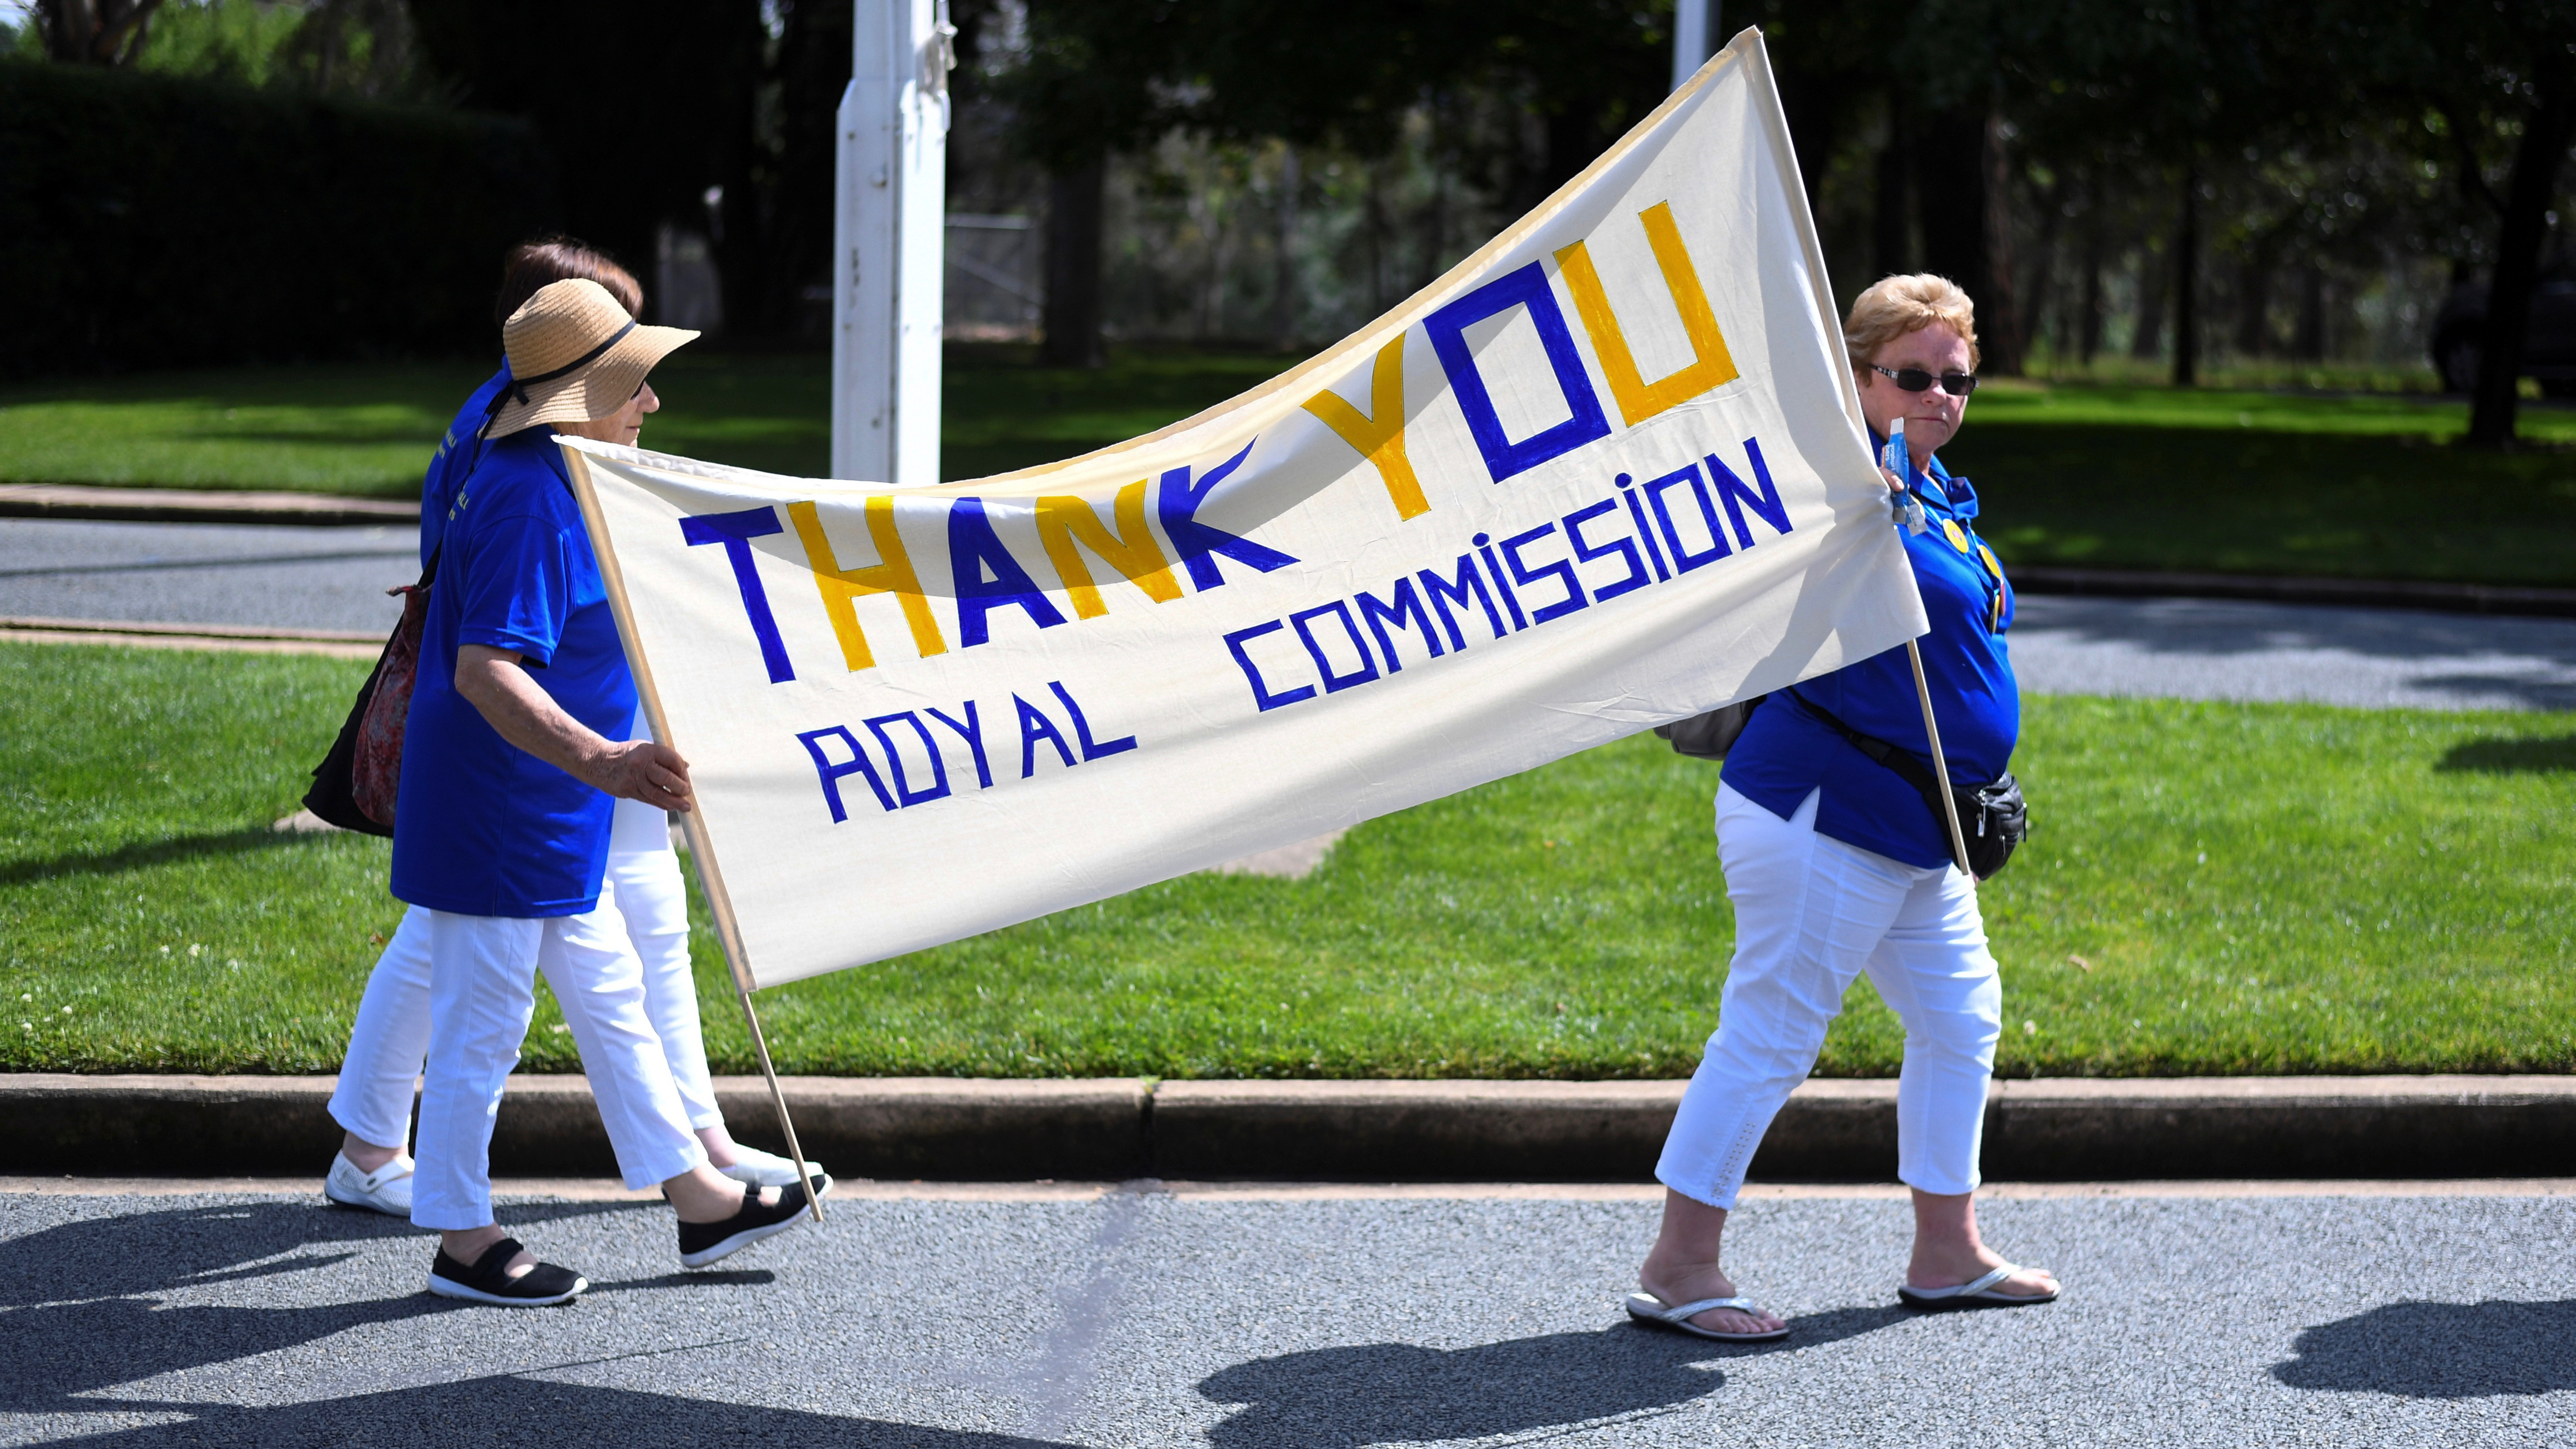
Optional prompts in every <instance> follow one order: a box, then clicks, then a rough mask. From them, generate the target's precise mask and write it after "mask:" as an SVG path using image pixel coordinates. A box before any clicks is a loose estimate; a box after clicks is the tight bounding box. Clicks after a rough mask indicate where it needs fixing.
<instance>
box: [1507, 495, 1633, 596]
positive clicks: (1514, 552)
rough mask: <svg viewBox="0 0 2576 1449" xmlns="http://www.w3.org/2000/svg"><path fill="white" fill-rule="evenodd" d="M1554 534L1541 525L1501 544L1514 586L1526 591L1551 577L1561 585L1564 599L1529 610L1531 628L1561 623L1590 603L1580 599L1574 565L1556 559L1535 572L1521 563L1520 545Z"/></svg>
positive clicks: (1549, 526)
mask: <svg viewBox="0 0 2576 1449" xmlns="http://www.w3.org/2000/svg"><path fill="white" fill-rule="evenodd" d="M1603 506H1604V507H1607V506H1608V505H1607V504H1604V505H1603ZM1554 532H1556V525H1555V524H1553V523H1542V524H1540V525H1539V526H1538V527H1536V528H1533V529H1531V530H1530V531H1529V532H1527V533H1515V534H1513V535H1512V536H1511V537H1509V538H1507V539H1504V540H1503V558H1504V560H1505V561H1507V562H1508V563H1510V564H1511V566H1512V579H1513V581H1514V582H1516V583H1518V584H1520V585H1521V586H1522V587H1523V588H1527V587H1528V586H1530V585H1531V584H1534V583H1537V582H1538V581H1539V580H1541V579H1543V578H1546V577H1548V576H1549V575H1551V574H1553V575H1555V576H1556V581H1557V582H1558V583H1560V584H1563V585H1565V597H1564V598H1562V599H1559V600H1557V601H1556V602H1555V603H1553V604H1550V605H1548V606H1547V607H1546V608H1544V609H1532V610H1530V622H1531V623H1533V624H1544V623H1546V622H1547V621H1548V620H1550V619H1562V618H1564V617H1565V616H1566V615H1568V614H1571V613H1573V612H1574V611H1575V610H1577V609H1581V608H1585V607H1587V606H1589V605H1590V604H1591V602H1592V601H1591V600H1590V599H1587V598H1585V597H1584V596H1583V584H1582V581H1581V580H1579V579H1577V578H1575V576H1574V565H1573V564H1571V563H1569V562H1567V561H1566V560H1564V559H1558V560H1557V561H1556V562H1555V563H1552V564H1542V565H1540V566H1539V567H1538V568H1537V569H1535V570H1532V569H1531V568H1530V567H1529V566H1528V565H1526V564H1524V563H1522V562H1521V545H1522V544H1525V543H1535V542H1537V541H1538V540H1539V539H1542V538H1545V537H1547V536H1548V535H1549V534H1551V533H1554Z"/></svg>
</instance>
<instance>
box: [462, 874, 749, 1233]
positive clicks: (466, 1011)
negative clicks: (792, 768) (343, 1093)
mask: <svg viewBox="0 0 2576 1449" xmlns="http://www.w3.org/2000/svg"><path fill="white" fill-rule="evenodd" d="M421 914H423V915H425V916H427V917H428V925H429V1061H428V1064H427V1072H426V1075H425V1077H424V1080H423V1082H422V1086H421V1094H420V1142H419V1145H418V1147H417V1149H416V1150H415V1151H414V1153H413V1156H414V1158H415V1159H416V1161H417V1164H418V1165H417V1167H416V1168H415V1170H414V1172H413V1176H412V1199H411V1201H412V1207H411V1220H412V1223H413V1224H414V1225H415V1226H418V1227H424V1228H439V1229H445V1230H457V1229H464V1228H479V1227H482V1226H484V1225H486V1224H488V1223H490V1222H491V1221H492V1182H491V1147H492V1122H493V1118H494V1115H495V1114H496V1113H497V1112H498V1111H499V1109H500V1106H501V1089H502V1087H503V1086H504V1085H506V1084H507V1083H508V1081H509V1077H510V1069H511V1068H512V1067H515V1066H517V1065H518V1064H519V1043H520V1042H521V1041H523V1040H525V1039H526V1037H527V1034H528V1017H529V1015H530V1014H531V1013H532V1012H533V1011H534V1010H535V1008H536V973H537V972H538V970H540V969H542V970H544V972H545V973H546V980H547V981H548V982H549V983H551V984H552V985H553V987H554V988H555V995H556V996H557V997H558V998H559V999H563V1000H567V1001H569V1000H573V999H575V998H578V999H580V1001H581V1003H582V1004H581V1006H580V1007H579V1008H578V1009H577V1012H576V1011H567V1012H566V1013H565V1015H566V1017H567V1018H568V1019H569V1020H571V1021H576V1022H582V1023H584V1025H585V1028H586V1029H587V1031H588V1033H589V1035H588V1039H587V1040H584V1039H583V1038H582V1037H580V1036H576V1037H575V1040H576V1041H579V1042H580V1045H581V1053H582V1060H583V1063H584V1065H586V1066H588V1067H589V1068H590V1090H591V1096H592V1097H593V1098H594V1099H595V1100H596V1101H597V1102H598V1103H599V1116H600V1120H601V1122H602V1123H603V1124H605V1125H606V1126H607V1128H608V1140H609V1142H610V1143H611V1145H613V1146H614V1147H615V1148H616V1149H617V1167H618V1171H619V1173H620V1174H621V1175H622V1176H623V1177H624V1178H625V1181H626V1185H627V1186H628V1187H629V1188H642V1187H649V1186H651V1185H652V1184H654V1183H657V1182H663V1181H666V1180H668V1179H670V1178H674V1177H678V1176H679V1175H680V1174H682V1173H684V1172H688V1171H690V1170H691V1169H693V1168H696V1167H698V1166H701V1165H703V1164H704V1163H705V1162H706V1160H707V1155H706V1149H705V1148H703V1147H701V1146H699V1145H698V1139H697V1137H696V1136H695V1134H693V1133H691V1132H690V1131H689V1128H688V1124H687V1121H686V1119H685V1118H684V1116H683V1115H682V1108H681V1106H680V1094H679V1091H678V1089H677V1088H676V1087H675V1086H674V1085H673V1083H672V1081H671V1070H670V1067H669V1065H668V1064H667V1063H666V1062H665V1061H664V1060H663V1058H662V1043H661V1039H660V1038H658V1037H657V1036H655V1035H654V1034H653V1029H652V1026H651V1025H650V1024H649V1023H648V1022H647V1021H646V1020H645V1016H644V973H643V968H642V966H641V964H640V963H638V962H637V961H636V959H635V951H634V948H633V947H632V946H631V945H629V944H628V943H627V940H626V923H625V921H624V920H623V919H621V918H620V917H619V916H618V914H617V911H616V909H615V908H614V906H613V905H610V904H607V903H605V902H603V904H602V906H601V908H600V909H597V910H593V911H590V912H588V913H586V914H583V915H578V916H556V917H552V918H548V919H542V920H536V919H520V918H516V917H509V916H462V915H456V914H453V913H451V912H447V911H424V912H422V913H421Z"/></svg>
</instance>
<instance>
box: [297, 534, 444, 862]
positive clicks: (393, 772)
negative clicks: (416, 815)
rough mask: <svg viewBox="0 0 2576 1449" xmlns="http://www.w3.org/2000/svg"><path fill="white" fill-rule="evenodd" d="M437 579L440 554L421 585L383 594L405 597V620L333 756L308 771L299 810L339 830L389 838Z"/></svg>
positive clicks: (365, 686)
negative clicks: (309, 775)
mask: <svg viewBox="0 0 2576 1449" xmlns="http://www.w3.org/2000/svg"><path fill="white" fill-rule="evenodd" d="M437 577H438V555H437V554H436V553H432V554H431V555H430V556H429V566H428V567H426V568H424V569H422V570H421V572H420V582H419V583H416V584H409V585H406V586H404V587H402V588H397V589H388V590H386V591H385V592H387V593H389V594H399V595H401V596H402V601H403V612H402V621H401V622H400V623H398V624H396V625H394V632H393V634H392V636H391V637H390V638H388V639H386V640H385V648H384V652H383V653H381V654H379V655H377V656H376V667H375V669H374V671H373V672H372V673H370V674H368V676H367V682H366V683H365V684H363V685H360V686H359V687H358V699H357V702H356V703H355V704H352V705H350V706H349V718H348V719H347V720H346V721H344V722H342V724H341V726H340V736H339V738H338V739H335V740H333V741H332V742H331V751H330V753H328V754H326V755H324V756H323V757H322V763H321V764H318V765H316V766H314V767H313V788H312V789H310V790H307V791H305V792H304V808H305V809H307V810H310V811H312V812H313V814H314V815H315V816H316V817H317V818H319V819H322V820H325V821H328V822H330V823H331V824H333V825H337V826H339V827H340V828H341V829H343V830H356V831H360V832H363V833H365V834H368V835H384V836H390V835H392V834H393V833H394V796H395V792H396V789H397V788H398V786H399V783H400V781H401V778H402V747H403V723H404V720H405V719H406V718H407V717H408V716H409V714H410V712H411V689H412V682H413V680H414V679H415V678H416V677H417V675H418V670H419V665H420V640H421V634H422V632H423V630H424V628H425V627H426V625H427V623H428V617H429V590H430V585H431V584H432V583H433V582H434V581H435V580H436V579H437Z"/></svg>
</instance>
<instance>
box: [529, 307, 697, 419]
mask: <svg viewBox="0 0 2576 1449" xmlns="http://www.w3.org/2000/svg"><path fill="white" fill-rule="evenodd" d="M697 335H698V334H697V333H695V332H691V331H689V330H688V329H686V328H682V327H646V326H644V325H643V324H641V323H639V322H637V321H636V320H635V319H634V318H632V317H629V316H627V315H626V309H625V308H623V307H621V306H619V305H617V299H616V298H615V297H612V296H610V295H609V294H608V289H607V288H605V287H603V286H601V285H599V284H598V283H597V282H592V281H586V280H583V279H580V278H574V279H571V280H569V281H562V282H555V283H551V284H549V285H547V286H545V287H541V288H539V289H538V291H537V294H536V295H535V296H533V297H530V298H529V299H528V300H527V301H526V302H525V303H524V304H522V305H521V306H520V308H519V310H518V311H516V312H513V313H511V314H510V320H509V321H507V322H505V323H503V324H501V349H502V351H504V352H506V353H508V354H509V357H510V378H511V382H510V385H509V386H508V387H506V388H503V389H502V390H501V398H500V401H501V407H500V410H499V411H497V412H495V413H494V414H493V415H492V424H491V427H490V428H489V429H488V430H487V432H486V436H488V437H494V438H500V437H507V436H508V435H510V434H512V433H515V432H518V431H519V430H520V429H522V428H532V427H535V426H536V425H537V424H539V423H586V422H589V421H591V420H592V419H594V418H604V417H607V416H609V415H610V414H612V413H614V412H616V411H617V410H618V409H619V408H622V407H624V406H626V404H627V401H628V400H629V399H631V398H633V397H634V396H635V392H636V389H638V388H640V387H642V386H643V385H644V374H646V373H648V372H651V371H652V370H653V364H654V363H657V362H659V361H661V360H662V359H663V358H664V357H666V356H668V355H669V354H670V353H671V352H672V351H674V350H675V349H677V348H678V347H679V346H680V344H682V343H684V342H687V341H689V340H691V339H693V338H695V337H696V336H697Z"/></svg>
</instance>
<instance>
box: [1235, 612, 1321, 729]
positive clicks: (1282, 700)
mask: <svg viewBox="0 0 2576 1449" xmlns="http://www.w3.org/2000/svg"><path fill="white" fill-rule="evenodd" d="M1282 627H1283V626H1282V625H1281V624H1280V622H1279V621H1278V620H1276V619H1273V620H1271V621H1270V622H1269V623H1267V624H1255V625H1253V626H1252V627H1251V628H1249V629H1237V630H1235V631H1234V632H1233V633H1231V634H1228V635H1226V636H1225V647H1226V650H1227V652H1229V653H1231V654H1233V655H1234V662H1235V665H1236V667H1238V668H1240V669H1241V670H1242V671H1243V677H1244V678H1246V679H1248V680H1250V681H1252V702H1253V703H1254V704H1256V705H1259V706H1260V707H1261V708H1262V709H1263V710H1265V711H1266V710H1274V709H1277V708H1279V707H1280V706H1281V705H1288V704H1295V703H1297V702H1298V701H1299V700H1303V699H1313V698H1314V697H1315V686H1313V685H1311V684H1301V685H1299V686H1298V687H1297V688H1295V689H1292V690H1289V691H1288V692H1287V693H1286V694H1272V693H1271V692H1270V691H1269V690H1267V689H1265V688H1263V687H1262V684H1261V671H1260V670H1258V669H1255V668H1253V667H1252V657H1251V656H1250V655H1248V654H1246V653H1244V652H1243V646H1244V645H1245V643H1247V642H1248V641H1250V640H1254V639H1258V638H1260V637H1261V636H1262V635H1264V634H1276V633H1278V632H1279V630H1280V629H1281V628H1282Z"/></svg>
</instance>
